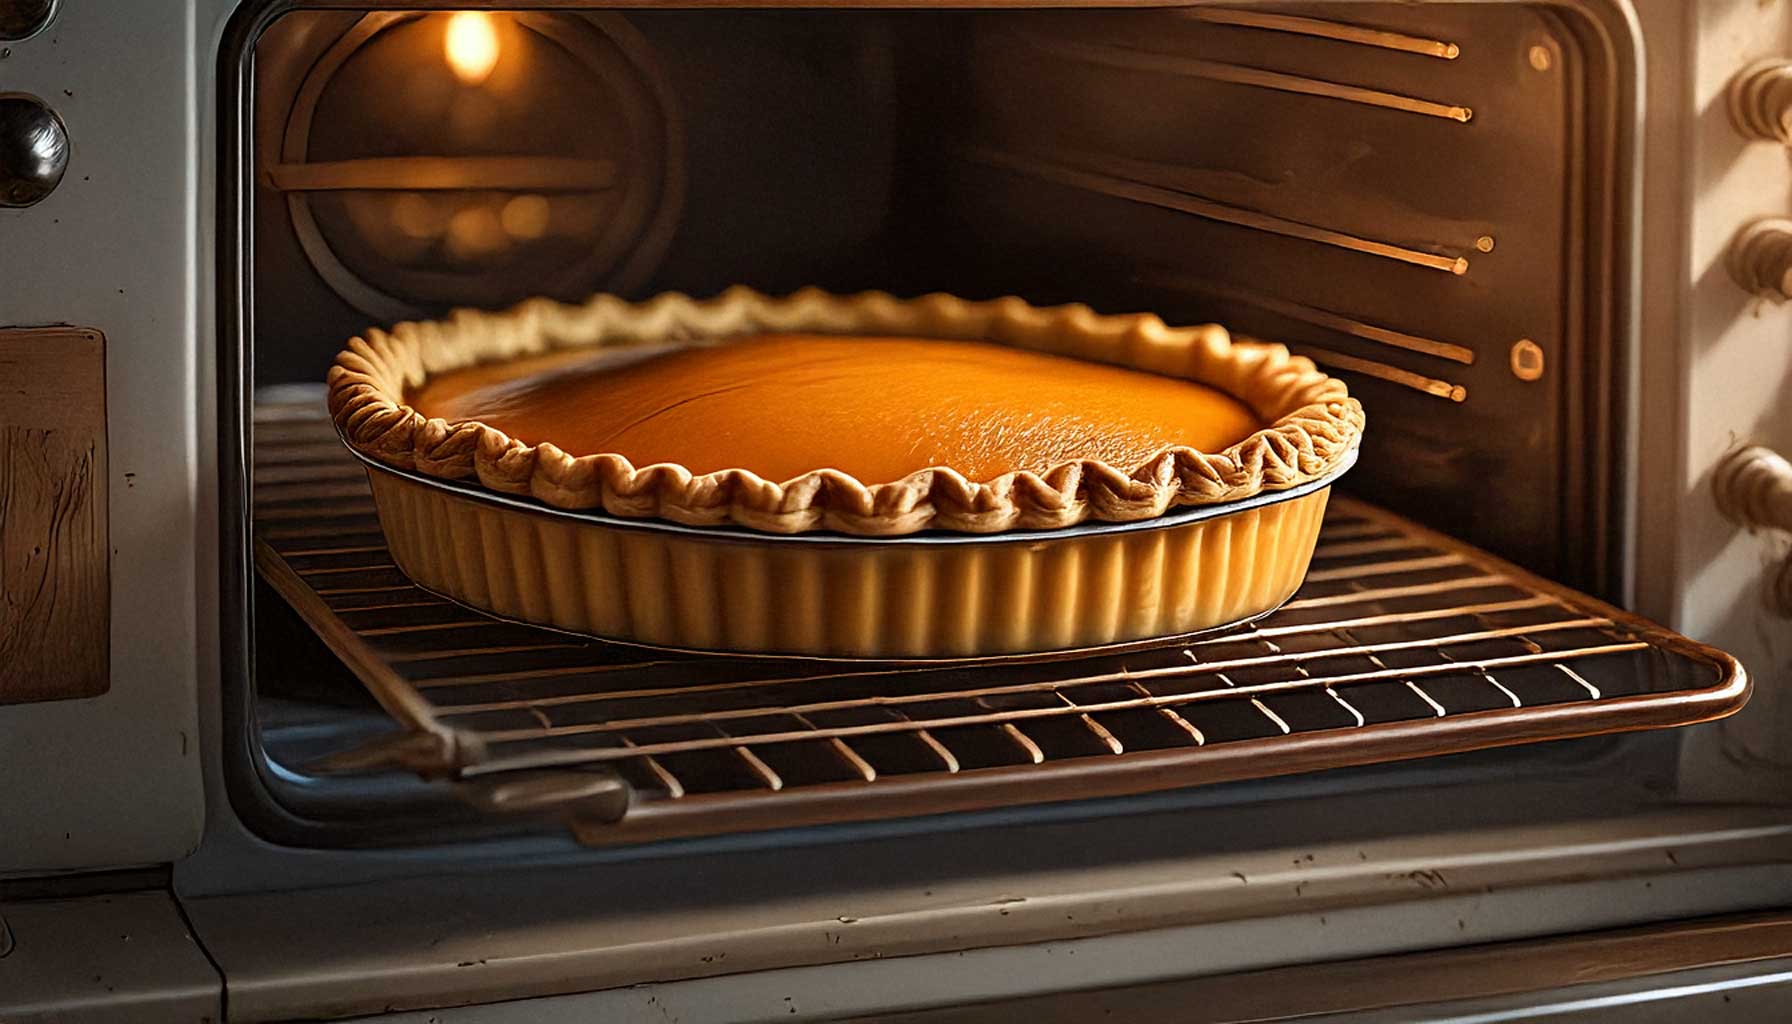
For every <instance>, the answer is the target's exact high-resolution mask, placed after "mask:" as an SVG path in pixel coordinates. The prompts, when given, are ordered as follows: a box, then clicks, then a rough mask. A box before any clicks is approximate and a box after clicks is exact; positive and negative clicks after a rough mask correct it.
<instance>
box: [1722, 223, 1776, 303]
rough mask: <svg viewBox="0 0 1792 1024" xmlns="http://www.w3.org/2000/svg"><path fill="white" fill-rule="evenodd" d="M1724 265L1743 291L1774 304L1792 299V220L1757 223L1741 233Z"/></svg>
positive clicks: (1734, 240)
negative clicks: (1769, 300) (1770, 300)
mask: <svg viewBox="0 0 1792 1024" xmlns="http://www.w3.org/2000/svg"><path fill="white" fill-rule="evenodd" d="M1724 263H1725V264H1726V265H1727V266H1728V268H1729V271H1730V278H1731V280H1733V281H1735V282H1736V283H1737V284H1739V285H1741V286H1742V288H1743V290H1744V291H1747V292H1749V293H1750V294H1752V295H1759V296H1761V297H1763V298H1767V299H1772V300H1773V301H1775V302H1784V301H1786V300H1787V299H1788V298H1792V220H1783V219H1781V218H1777V217H1775V218H1769V219H1767V220H1758V221H1755V222H1754V223H1753V224H1750V225H1748V226H1747V227H1745V228H1743V229H1742V230H1741V231H1738V232H1737V233H1736V237H1735V238H1733V239H1731V240H1730V249H1729V252H1727V253H1726V254H1725V256H1724Z"/></svg>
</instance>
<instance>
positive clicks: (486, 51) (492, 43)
mask: <svg viewBox="0 0 1792 1024" xmlns="http://www.w3.org/2000/svg"><path fill="white" fill-rule="evenodd" d="M442 53H443V55H444V56H446V57H447V58H448V66H449V67H450V68H451V69H453V71H454V77H456V78H458V79H460V80H461V81H462V82H465V83H466V84H468V85H478V84H479V83H481V82H483V81H485V80H486V79H487V78H489V77H491V73H492V68H495V67H497V66H498V29H497V26H496V25H494V24H492V16H491V15H489V14H484V13H481V12H479V11H456V12H455V13H454V14H452V15H450V16H449V17H448V32H447V35H446V36H444V37H443V40H442Z"/></svg>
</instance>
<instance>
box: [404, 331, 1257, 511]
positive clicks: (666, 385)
mask: <svg viewBox="0 0 1792 1024" xmlns="http://www.w3.org/2000/svg"><path fill="white" fill-rule="evenodd" d="M407 401H408V402H409V404H410V405H411V406H412V407H413V408H415V409H416V410H417V411H419V412H421V413H422V414H423V415H425V416H430V417H441V418H443V419H446V420H449V421H451V422H453V421H458V420H479V421H480V422H483V423H485V424H486V425H487V426H490V427H495V428H497V429H499V430H502V431H504V432H505V433H506V434H509V435H510V436H511V437H513V438H516V439H517V440H520V441H523V442H525V443H528V444H540V443H542V442H551V443H553V444H554V445H556V446H558V447H559V448H561V449H562V450H564V451H566V452H568V453H569V454H572V455H596V454H601V453H605V452H615V453H617V454H620V455H623V456H626V457H627V458H628V460H629V461H630V462H632V463H634V465H635V466H637V467H641V466H648V465H653V464H655V463H677V464H680V465H683V466H685V467H686V468H688V469H689V470H691V471H692V472H693V473H711V472H715V471H718V470H724V469H748V470H751V471H753V472H754V473H756V474H758V475H759V476H761V477H763V478H765V479H767V480H773V481H780V482H781V481H785V480H789V479H791V478H793V477H797V476H801V475H803V474H804V473H808V472H810V471H812V470H817V469H830V468H831V469H837V470H841V471H843V472H846V473H849V474H851V475H853V476H854V477H857V478H858V479H859V480H860V481H861V482H863V483H866V484H878V483H888V482H890V481H893V480H898V479H901V478H902V477H905V476H907V475H908V474H910V473H913V472H915V471H917V470H922V469H927V468H930V467H938V466H945V467H950V468H952V469H955V470H957V471H958V472H960V473H962V474H964V475H965V476H966V477H967V478H969V479H970V480H972V481H973V482H977V483H985V482H988V481H990V480H993V479H995V478H996V477H999V476H1002V475H1003V474H1006V473H1009V472H1013V471H1015V470H1032V471H1034V472H1043V471H1045V470H1047V469H1050V468H1052V467H1053V466H1057V465H1060V464H1062V463H1064V462H1068V461H1073V460H1077V459H1097V460H1100V461H1102V462H1105V463H1107V464H1108V465H1111V466H1115V467H1118V468H1120V469H1123V470H1128V471H1130V470H1132V469H1134V468H1136V467H1138V466H1140V465H1143V464H1144V463H1146V462H1148V461H1150V459H1151V458H1152V457H1153V456H1155V455H1156V454H1157V453H1159V452H1161V451H1163V450H1164V449H1165V448H1168V447H1171V446H1175V445H1186V446H1188V447H1190V448H1194V449H1196V450H1199V451H1207V452H1217V451H1220V450H1223V449H1225V448H1226V447H1228V446H1230V445H1231V444H1233V443H1234V442H1237V441H1240V440H1243V439H1244V438H1245V437H1248V436H1249V435H1250V434H1251V433H1253V432H1254V431H1256V430H1257V429H1259V428H1260V427H1261V426H1262V424H1261V422H1260V421H1259V420H1258V419H1257V417H1256V416H1255V415H1254V414H1253V413H1252V412H1251V410H1250V409H1249V408H1247V407H1246V406H1245V405H1244V403H1242V402H1240V401H1238V400H1237V399H1235V398H1233V397H1231V396H1230V395H1227V394H1224V393H1222V392H1220V391H1218V390H1216V389H1214V388H1210V387H1207V386H1205V385H1202V384H1197V383H1195V382H1193V381H1188V380H1182V379H1179V378H1175V377H1166V376H1161V375H1158V374H1153V373H1146V372H1143V371H1139V370H1132V369H1127V368H1124V367H1118V366H1106V365H1102V364H1098V363H1090V362H1087V361H1084V360H1079V359H1068V358H1065V357H1062V356H1053V355H1048V354H1044V353H1039V352H1031V351H1027V350H1024V349H1017V348H1009V347H1006V346H1003V345H995V344H989V343H985V342H968V341H945V340H938V339H928V338H870V337H835V336H825V335H804V334H765V335H756V336H753V337H749V338H743V339H740V340H738V341H732V342H728V343H726V344H719V345H706V346H699V347H693V346H680V347H661V348H657V349H650V350H646V351H642V350H640V349H630V350H611V351H608V352H600V353H597V354H595V355H594V354H592V353H591V352H590V351H589V350H583V351H579V352H562V353H555V354H553V355H547V356H538V357H535V358H531V359H524V360H518V361H515V362H509V363H501V364H495V365H492V366H480V367H472V368H469V369H465V370H459V371H455V372H451V373H446V374H442V375H441V376H438V377H434V378H432V379H430V380H429V381H427V382H425V384H424V385H423V387H422V388H420V389H418V390H417V391H416V392H415V393H413V394H411V395H409V396H407Z"/></svg>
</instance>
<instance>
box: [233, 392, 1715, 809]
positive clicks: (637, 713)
mask: <svg viewBox="0 0 1792 1024" xmlns="http://www.w3.org/2000/svg"><path fill="white" fill-rule="evenodd" d="M254 521H255V527H254V528H255V557H256V564H257V567H258V568H259V570H260V572H261V575H262V576H263V578H264V579H265V580H266V581H267V582H268V583H269V584H270V585H271V586H272V587H273V589H274V590H275V591H277V592H278V593H279V594H280V595H281V596H282V597H283V598H285V600H286V601H287V602H289V603H290V604H291V606H292V607H293V609H294V610H296V611H297V613H298V614H299V616H300V617H301V618H302V619H303V620H304V621H305V623H306V624H308V625H309V626H310V628H311V629H312V630H313V631H315V632H316V634H317V635H318V636H319V637H320V638H321V639H322V640H323V641H324V642H325V643H326V644H327V645H328V646H329V647H330V648H331V649H332V650H333V651H334V652H335V654H336V655H337V656H338V657H340V658H341V660H342V661H343V663H344V664H346V665H347V666H348V667H349V668H350V669H351V670H352V671H353V672H354V674H355V675H356V676H358V677H359V679H360V680H361V682H362V683H364V684H365V685H366V687H367V689H368V690H369V692H371V694H372V695H373V696H374V698H375V699H376V700H378V701H379V703H380V704H381V705H382V706H383V707H384V708H385V710H386V711H387V712H388V713H389V714H390V715H391V717H392V718H394V719H395V720H396V721H397V723H398V724H399V725H400V726H401V727H402V731H400V732H398V733H395V734H392V735H389V736H386V737H382V738H380V739H377V740H375V741H374V742H372V743H369V744H366V745H364V746H361V747H358V748H355V749H352V750H347V751H342V752H339V753H337V754H335V755H333V756H331V757H329V758H326V759H325V761H324V762H323V764H322V765H321V767H323V768H324V769H326V770H335V771H371V770H386V769H390V768H393V767H403V768H408V769H410V770H413V771H415V772H418V773H419V774H422V775H424V776H425V777H429V778H436V779H441V780H445V781H446V782H448V783H449V784H451V785H456V786H459V787H460V788H461V789H462V792H463V795H465V796H467V797H468V799H470V800H472V801H473V802H474V803H475V804H477V805H479V806H482V807H485V808H487V809H491V810H505V811H524V812H535V813H552V814H555V815H558V816H560V817H563V818H565V819H566V820H568V821H569V822H570V824H571V825H572V827H573V828H574V830H575V831H576V833H577V834H578V836H579V837H580V838H581V839H582V840H584V841H586V842H590V843H594V844H609V843H622V842H639V841H645V840H651V839H661V838H668V837H675V836H691V835H702V834H714V833H721V832H736V831H750V830H759V829H770V828H780V827H787V826H798V825H812V824H821V823H829V822H840V821H850V820H864V819H874V818H890V817H901V816H910V815H919V814H933V813H942V812H949V811H961V810H970V809H976V808H987V807H995V806H1002V805H1009V804H1019V803H1035V802H1044V801H1053V800H1067V799H1077V798H1086V797H1104V796H1116V795H1122V794H1130V793H1140V792H1146V791H1152V790H1162V789H1170V788H1177V787H1183V786H1190V785H1196V784H1202V783H1212V782H1220V781H1228V780H1237V779H1246V778H1257V777H1265V776H1271V775H1282V774H1290V773H1295V772H1307V771H1316V770H1322V769H1328V768H1337V767H1343V766H1349V765H1362V764H1368V763H1374V762H1381V761H1393V760H1401V759H1407V758H1414V757H1422V756H1433V755H1439V754H1446V753H1453V752H1458V751H1467V750H1473V749H1479V748H1486V747H1494V746H1504V745H1509V744H1516V743H1525V742H1533V741H1540V740H1549V739H1561V738H1568V737H1576V736H1586V735H1592V734H1599V733H1608V732H1620V731H1628V730H1638V729H1648V728H1661V727H1668V726H1677V725H1686V724H1691V723H1694V722H1699V721H1704V720H1708V719H1712V718H1716V717H1720V716H1722V715H1725V714H1728V713H1729V712H1731V711H1734V710H1735V709H1736V708H1738V707H1740V706H1741V704H1742V702H1743V700H1744V699H1745V697H1746V694H1747V688H1748V684H1747V681H1746V677H1745V675H1744V673H1743V672H1742V670H1741V668H1740V666H1739V665H1738V664H1737V663H1736V662H1735V660H1734V659H1732V658H1730V657H1729V656H1728V655H1725V654H1723V653H1721V652H1719V651H1717V650H1714V649H1712V648H1709V647H1706V646H1704V645H1702V644H1698V643H1694V642H1692V641H1690V640H1687V639H1685V638H1683V637H1680V636H1678V635H1676V634H1673V633H1670V632H1668V631H1666V630H1664V629H1662V628H1660V627H1658V626H1655V625H1653V624H1650V623H1648V622H1645V621H1643V620H1640V619H1638V618H1636V617H1634V616H1631V615H1629V614H1627V613H1624V612H1621V611H1619V610H1617V609H1615V608H1612V607H1609V606H1606V605H1604V604H1601V603H1599V602H1596V601H1594V600H1592V599H1590V598H1587V597H1584V596H1581V595H1579V594H1576V593H1574V592H1572V591H1569V590H1566V589H1564V588H1562V587H1559V586H1557V585H1555V584H1552V583H1549V582H1547V581H1544V580H1542V579H1540V578H1538V577H1534V576H1532V575H1530V574H1528V573H1525V572H1523V571H1522V570H1519V569H1517V568H1515V567H1513V566H1511V565H1509V564H1506V563H1503V562H1500V561H1498V560H1497V559H1494V558H1492V557H1491V556H1488V555H1486V554H1484V553H1482V552H1479V551H1477V550H1475V549H1473V548H1470V547H1468V546H1465V545H1462V544H1460V543H1458V542H1455V541H1452V540H1450V539H1448V538H1446V537H1443V536H1440V535H1437V534H1434V533H1431V532H1429V531H1427V530H1424V529H1422V528H1420V527H1417V526H1415V525H1413V524H1411V523H1408V522H1406V521H1404V520H1402V519H1399V518H1397V517H1395V516H1393V515H1391V514H1389V513H1386V512H1383V511H1380V510H1379V509H1376V508H1374V507H1372V506H1370V505H1367V504H1364V503H1361V502H1358V501H1354V500H1350V499H1345V498H1334V499H1333V503H1332V508H1331V510H1330V512H1329V513H1328V516H1327V519H1326V526H1325V531H1324V533H1323V535H1322V537H1321V540H1320V546H1319V549H1318V551H1317V553H1316V555H1315V559H1314V563H1313V567H1312V570H1311V572H1310V573H1309V574H1308V577H1307V581H1306V583H1305V585H1304V586H1303V587H1302V589H1301V590H1300V592H1299V593H1298V594H1297V595H1296V596H1295V598H1294V599H1293V600H1292V601H1290V602H1289V603H1288V604H1286V605H1285V606H1283V607H1282V608H1281V609H1280V610H1279V611H1277V612H1276V613H1274V614H1273V615H1271V616H1270V617H1268V618H1266V619H1264V620H1261V621H1259V622H1258V623H1256V624H1254V625H1252V626H1249V627H1247V628H1245V629H1243V630H1242V631H1237V632H1232V633H1227V634H1222V635H1218V636H1213V637H1208V638H1201V639H1197V640H1195V641H1192V642H1181V643H1166V644H1163V645H1157V646H1151V647H1146V648H1143V649H1128V650H1124V651H1109V652H1102V651H1092V652H1083V653H1081V654H1077V655H1072V656H1064V657H1052V658H1044V659H1031V660H1029V659H1010V660H1006V661H981V662H954V663H931V664H912V665H892V664H871V663H862V662H839V661H819V660H806V659H791V658H764V657H740V656H726V655H702V654H690V653H674V652H664V651H657V650H651V649H647V648H641V647H635V646H630V645H625V644H616V643H606V642H601V641H594V640H588V639H585V638H582V637H575V636H570V635H566V634H561V633H556V632H553V631H549V630H544V629H540V628H537V627H533V626H525V625H520V624H515V623H509V622H504V621H500V620H497V619H494V618H491V617H488V616H486V615H483V614H480V613H478V612H474V611H471V610H469V609H467V608H464V607H462V606H460V605H458V604H455V603H453V602H451V601H448V600H445V599H443V598H440V597H437V596H435V595H433V594H431V593H429V592H427V591H425V590H423V589H421V588H419V587H417V586H416V585H414V584H412V583H411V582H410V581H409V580H408V579H407V578H406V577H405V576H404V575H403V574H402V573H401V572H400V571H399V570H398V569H397V567H396V566H395V565H394V564H393V563H392V559H391V557H390V555H389V553H388V552H387V549H386V546H385V542H384V540H383V538H382V535H381V533H380V529H379V522H378V519H377V517H376V515H375V512H374V507H373V504H372V500H371V498H370V496H369V493H368V489H367V482H366V476H365V471H364V470H363V469H362V467H361V465H360V464H359V463H358V462H357V461H355V460H354V458H353V457H352V456H351V455H350V454H349V453H348V452H347V450H346V449H345V448H344V447H343V446H342V445H341V443H340V442H339V441H338V439H337V438H336V436H335V433H334V428H333V427H332V426H331V424H330V422H329V420H328V418H327V415H326V413H325V411H324V409H323V405H322V398H321V393H319V392H317V391H304V392H295V391H293V390H292V389H285V390H283V392H282V393H281V394H280V395H279V396H278V397H277V398H274V397H264V400H263V401H261V402H259V403H258V404H257V407H256V424H255V491H254Z"/></svg>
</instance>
